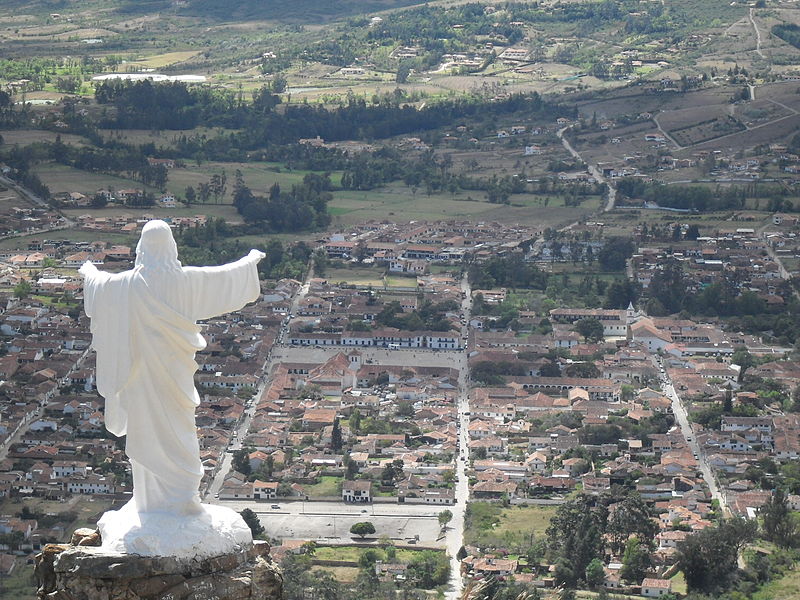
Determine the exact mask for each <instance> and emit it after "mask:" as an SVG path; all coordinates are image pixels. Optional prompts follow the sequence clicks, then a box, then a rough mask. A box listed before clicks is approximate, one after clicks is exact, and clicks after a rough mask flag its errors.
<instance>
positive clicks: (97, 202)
mask: <svg viewBox="0 0 800 600" xmlns="http://www.w3.org/2000/svg"><path fill="white" fill-rule="evenodd" d="M91 205H92V208H105V207H106V206H107V205H108V196H106V195H105V194H102V193H100V192H97V193H96V194H95V195H94V196H92V201H91Z"/></svg>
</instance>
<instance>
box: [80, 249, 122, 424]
mask: <svg viewBox="0 0 800 600" xmlns="http://www.w3.org/2000/svg"><path fill="white" fill-rule="evenodd" d="M80 274H81V275H82V276H83V278H84V282H83V305H84V309H85V310H86V315H87V316H89V317H90V318H91V328H90V329H91V332H92V347H93V348H94V350H95V351H96V352H97V369H96V371H97V379H96V381H97V391H98V392H100V395H101V396H103V397H104V398H105V399H106V406H105V423H106V429H108V430H109V431H110V432H111V433H113V434H114V435H117V436H123V435H125V434H126V430H127V421H128V414H127V408H126V407H125V405H124V404H123V403H122V402H121V401H120V398H119V391H120V390H121V389H122V388H123V387H124V385H125V383H126V382H127V381H128V378H129V377H130V372H131V364H132V358H131V345H130V343H129V340H130V320H129V318H128V314H129V305H130V304H129V298H130V294H129V291H130V282H131V279H132V277H133V272H132V271H128V272H125V273H119V274H116V275H115V274H111V273H105V272H103V271H99V270H98V269H97V267H95V266H94V265H93V264H92V263H90V262H87V263H85V264H84V265H83V266H82V267H81V268H80Z"/></svg>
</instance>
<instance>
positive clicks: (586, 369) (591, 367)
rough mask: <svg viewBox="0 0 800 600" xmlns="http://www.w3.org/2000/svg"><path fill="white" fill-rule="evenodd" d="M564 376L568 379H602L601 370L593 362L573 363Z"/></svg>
mask: <svg viewBox="0 0 800 600" xmlns="http://www.w3.org/2000/svg"><path fill="white" fill-rule="evenodd" d="M564 375H566V376H567V377H583V378H591V377H600V369H598V368H597V366H596V365H595V364H594V363H592V362H578V363H572V364H571V365H569V366H567V368H566V369H564Z"/></svg>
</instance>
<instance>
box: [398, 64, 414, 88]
mask: <svg viewBox="0 0 800 600" xmlns="http://www.w3.org/2000/svg"><path fill="white" fill-rule="evenodd" d="M410 74H411V67H410V66H409V64H408V63H407V62H401V63H400V64H399V65H398V67H397V75H395V78H394V80H395V81H396V82H397V83H406V82H407V81H408V76H409V75H410Z"/></svg>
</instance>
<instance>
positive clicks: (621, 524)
mask: <svg viewBox="0 0 800 600" xmlns="http://www.w3.org/2000/svg"><path fill="white" fill-rule="evenodd" d="M607 533H608V536H609V538H610V546H611V551H612V552H613V553H614V554H619V553H620V552H622V550H623V548H627V546H626V542H627V540H628V538H630V536H632V535H635V536H636V539H637V541H638V542H639V543H640V544H643V545H645V546H647V547H648V548H650V549H652V548H653V544H654V539H655V536H656V534H657V533H658V525H657V524H656V523H655V521H653V518H652V516H651V515H650V509H649V507H648V506H647V503H646V502H645V501H644V500H643V499H642V497H641V496H640V495H639V494H628V495H627V496H626V497H625V499H624V500H623V501H622V502H620V503H618V504H617V505H616V506H615V508H614V512H613V514H612V515H611V517H610V518H609V520H608V530H607Z"/></svg>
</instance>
